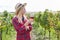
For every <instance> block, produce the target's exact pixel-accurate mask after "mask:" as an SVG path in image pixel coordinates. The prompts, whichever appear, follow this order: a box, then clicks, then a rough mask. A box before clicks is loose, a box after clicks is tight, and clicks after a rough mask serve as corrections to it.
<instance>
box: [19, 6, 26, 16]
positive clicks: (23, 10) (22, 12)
mask: <svg viewBox="0 0 60 40" xmlns="http://www.w3.org/2000/svg"><path fill="white" fill-rule="evenodd" d="M25 12H26V10H25V8H24V7H23V8H22V9H21V10H20V11H19V13H21V14H22V15H24V14H25Z"/></svg>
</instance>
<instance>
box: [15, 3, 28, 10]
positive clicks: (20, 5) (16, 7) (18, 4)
mask: <svg viewBox="0 0 60 40" xmlns="http://www.w3.org/2000/svg"><path fill="white" fill-rule="evenodd" d="M26 4H27V3H24V4H21V3H17V4H16V6H15V9H16V10H20V9H21V8H22V7H25V6H26Z"/></svg>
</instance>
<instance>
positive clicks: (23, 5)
mask: <svg viewBox="0 0 60 40" xmlns="http://www.w3.org/2000/svg"><path fill="white" fill-rule="evenodd" d="M26 5H27V3H24V4H22V6H20V7H19V8H17V9H16V10H20V9H21V8H22V7H25V6H26Z"/></svg>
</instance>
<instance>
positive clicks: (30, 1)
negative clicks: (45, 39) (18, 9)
mask: <svg viewBox="0 0 60 40" xmlns="http://www.w3.org/2000/svg"><path fill="white" fill-rule="evenodd" d="M17 3H22V4H23V3H27V5H26V11H27V12H37V11H44V10H45V9H49V10H52V11H57V10H60V0H0V12H3V11H4V10H7V11H8V12H14V11H15V5H16V4H17Z"/></svg>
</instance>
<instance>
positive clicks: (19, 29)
mask: <svg viewBox="0 0 60 40" xmlns="http://www.w3.org/2000/svg"><path fill="white" fill-rule="evenodd" d="M12 24H13V26H14V28H15V30H16V31H17V32H20V33H22V34H23V33H25V32H26V29H25V26H24V25H22V24H21V23H19V22H18V21H17V19H15V18H13V19H12Z"/></svg>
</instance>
